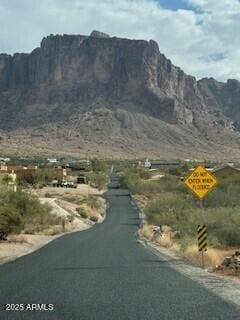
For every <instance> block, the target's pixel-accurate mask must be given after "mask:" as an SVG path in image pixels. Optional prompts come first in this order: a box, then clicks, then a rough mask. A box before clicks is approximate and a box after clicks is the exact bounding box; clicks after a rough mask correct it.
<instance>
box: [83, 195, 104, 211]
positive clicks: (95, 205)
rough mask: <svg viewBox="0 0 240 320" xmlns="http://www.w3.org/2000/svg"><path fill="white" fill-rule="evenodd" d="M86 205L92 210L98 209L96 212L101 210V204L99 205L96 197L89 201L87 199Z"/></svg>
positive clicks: (89, 198) (91, 197)
mask: <svg viewBox="0 0 240 320" xmlns="http://www.w3.org/2000/svg"><path fill="white" fill-rule="evenodd" d="M86 204H87V205H88V206H89V207H91V208H92V209H96V210H99V209H100V206H101V205H100V203H99V200H98V198H97V197H96V196H89V197H88V198H87V199H86Z"/></svg>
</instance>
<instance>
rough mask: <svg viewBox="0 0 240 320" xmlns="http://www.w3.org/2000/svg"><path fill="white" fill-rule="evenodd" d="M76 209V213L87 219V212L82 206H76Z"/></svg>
mask: <svg viewBox="0 0 240 320" xmlns="http://www.w3.org/2000/svg"><path fill="white" fill-rule="evenodd" d="M76 211H77V212H78V214H80V216H81V217H82V218H84V219H87V218H88V214H87V212H86V210H85V209H84V208H81V207H79V208H77V209H76Z"/></svg>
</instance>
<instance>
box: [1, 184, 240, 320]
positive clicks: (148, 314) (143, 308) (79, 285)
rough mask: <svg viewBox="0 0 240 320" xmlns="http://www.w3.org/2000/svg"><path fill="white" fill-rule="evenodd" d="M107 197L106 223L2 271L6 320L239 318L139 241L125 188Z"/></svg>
mask: <svg viewBox="0 0 240 320" xmlns="http://www.w3.org/2000/svg"><path fill="white" fill-rule="evenodd" d="M114 183H115V181H114V180H113V181H112V186H113V185H114ZM106 197H107V199H108V201H109V210H108V215H107V219H106V221H105V222H104V223H103V224H99V225H96V226H95V227H93V228H92V229H89V230H86V231H82V232H76V233H73V234H68V235H66V236H64V237H61V238H59V239H57V240H55V241H53V242H51V243H50V244H48V245H47V246H45V247H44V248H42V249H40V250H38V251H37V252H35V253H33V254H31V255H28V256H25V257H22V258H20V259H18V260H16V261H15V262H11V263H8V264H5V265H2V266H0V304H1V310H0V319H1V320H8V319H29V320H32V319H33V320H35V319H36V320H38V319H41V320H48V319H54V320H118V319H121V320H128V319H129V320H136V319H138V320H152V319H154V320H155V319H156V320H157V319H158V320H166V319H167V320H190V319H194V320H200V319H201V320H213V319H216V320H221V319H222V320H232V319H234V320H237V319H238V320H239V319H240V311H237V310H236V309H235V308H234V307H233V306H232V305H230V304H227V303H226V302H224V301H222V300H221V299H220V298H217V297H215V296H214V295H212V294H211V293H210V292H208V291H207V290H206V289H204V288H203V287H201V286H200V285H199V284H197V283H195V282H194V281H192V280H190V279H188V278H187V277H185V276H184V275H182V274H179V273H178V272H177V271H174V270H173V269H171V268H170V267H169V266H168V264H167V263H166V262H164V261H161V259H160V258H158V257H156V256H155V255H153V254H152V253H151V252H149V251H148V250H147V249H146V248H144V247H143V246H142V245H141V244H139V243H138V242H137V241H136V231H137V227H138V224H139V220H138V216H137V212H136V209H134V207H133V206H132V205H131V202H130V198H129V195H128V192H127V191H126V190H125V191H124V190H120V189H110V190H109V191H108V192H107V194H106ZM7 303H11V304H29V303H38V304H53V305H54V311H4V310H3V309H4V304H7Z"/></svg>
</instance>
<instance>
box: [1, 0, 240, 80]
mask: <svg viewBox="0 0 240 320" xmlns="http://www.w3.org/2000/svg"><path fill="white" fill-rule="evenodd" d="M92 30H100V31H103V32H106V33H108V34H110V35H112V36H120V37H128V38H134V39H146V40H149V39H154V40H156V41H157V42H158V44H159V48H160V51H161V52H162V53H164V54H165V55H166V56H167V57H168V58H170V59H171V60H172V62H173V63H174V64H175V65H178V66H180V67H181V68H182V69H183V70H184V71H185V72H187V73H189V74H192V75H194V76H196V77H197V78H202V77H210V76H213V77H215V78H216V79H218V80H226V79H228V78H237V79H239V80H240V1H239V0H172V1H171V0H86V1H85V0H0V52H2V53H3V52H5V53H11V54H12V53H14V52H30V51H32V50H33V49H34V48H35V47H37V46H39V43H40V41H41V39H42V38H43V37H44V36H46V35H48V34H51V33H52V34H57V33H58V34H63V33H70V34H72V33H74V34H89V33H90V32H91V31H92Z"/></svg>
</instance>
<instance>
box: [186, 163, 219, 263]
mask: <svg viewBox="0 0 240 320" xmlns="http://www.w3.org/2000/svg"><path fill="white" fill-rule="evenodd" d="M184 182H185V184H186V186H187V187H188V188H189V189H190V190H191V191H192V192H193V194H194V195H195V196H197V197H198V198H199V201H200V216H201V218H200V220H201V224H200V225H198V251H199V252H201V256H202V268H203V269H204V252H205V251H207V227H206V225H205V224H204V215H203V198H204V197H205V196H206V195H207V194H208V193H209V192H210V191H211V190H212V189H213V188H214V187H215V186H216V184H217V179H216V178H215V176H214V175H213V174H211V173H210V172H208V171H207V170H206V169H205V168H204V167H203V166H198V167H196V168H195V169H194V170H193V171H192V172H191V173H190V174H189V175H188V176H187V177H186V179H185V180H184Z"/></svg>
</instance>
